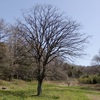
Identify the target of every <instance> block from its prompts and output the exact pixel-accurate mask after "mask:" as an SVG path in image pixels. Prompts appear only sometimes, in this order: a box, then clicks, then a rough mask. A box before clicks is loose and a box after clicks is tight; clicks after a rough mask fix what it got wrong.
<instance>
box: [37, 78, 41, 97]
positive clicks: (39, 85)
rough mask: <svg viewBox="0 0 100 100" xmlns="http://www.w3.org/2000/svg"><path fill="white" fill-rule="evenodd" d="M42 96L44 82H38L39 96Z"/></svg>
mask: <svg viewBox="0 0 100 100" xmlns="http://www.w3.org/2000/svg"><path fill="white" fill-rule="evenodd" d="M41 94H42V80H38V86H37V96H39V95H41Z"/></svg>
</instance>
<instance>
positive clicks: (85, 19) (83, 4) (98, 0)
mask: <svg viewBox="0 0 100 100" xmlns="http://www.w3.org/2000/svg"><path fill="white" fill-rule="evenodd" d="M36 4H51V5H53V6H54V7H56V8H58V9H59V11H60V12H64V14H65V15H66V16H68V17H71V18H72V19H73V20H76V21H77V22H78V23H81V25H82V26H83V28H82V29H81V30H80V31H81V32H82V33H86V34H87V35H91V36H92V37H91V38H90V39H89V44H88V45H87V47H86V48H85V53H87V55H86V56H84V57H82V58H79V59H75V62H74V63H75V64H77V65H85V66H89V65H91V59H92V58H93V56H94V55H96V54H98V52H99V50H100V44H99V43H100V38H99V37H100V0H0V18H3V19H4V20H5V21H6V22H7V23H14V22H15V19H17V18H21V15H22V10H25V9H30V8H32V7H33V6H34V5H36Z"/></svg>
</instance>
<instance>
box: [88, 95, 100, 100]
mask: <svg viewBox="0 0 100 100" xmlns="http://www.w3.org/2000/svg"><path fill="white" fill-rule="evenodd" d="M87 96H88V98H89V99H90V100H100V95H96V94H95V95H93V94H87Z"/></svg>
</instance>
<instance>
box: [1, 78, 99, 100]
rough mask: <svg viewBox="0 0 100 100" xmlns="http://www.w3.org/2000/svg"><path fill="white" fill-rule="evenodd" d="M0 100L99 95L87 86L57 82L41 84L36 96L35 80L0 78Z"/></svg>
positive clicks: (66, 99)
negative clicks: (41, 89) (39, 92)
mask: <svg viewBox="0 0 100 100" xmlns="http://www.w3.org/2000/svg"><path fill="white" fill-rule="evenodd" d="M0 82H1V83H0V87H2V86H5V87H6V88H7V89H6V90H2V89H0V100H91V99H89V97H88V96H87V94H93V95H98V96H99V95H100V92H97V91H93V90H88V89H87V88H88V87H80V86H77V87H76V86H72V87H68V86H59V85H57V84H54V83H53V84H52V83H50V84H49V83H46V82H44V84H43V94H42V95H41V96H36V88H37V82H35V81H34V82H24V81H22V80H13V81H12V82H6V81H2V80H0Z"/></svg>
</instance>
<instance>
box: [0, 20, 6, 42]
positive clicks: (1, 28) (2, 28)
mask: <svg viewBox="0 0 100 100" xmlns="http://www.w3.org/2000/svg"><path fill="white" fill-rule="evenodd" d="M6 33H7V30H6V24H5V22H4V20H3V19H0V41H1V40H2V39H3V38H4V37H5V36H6Z"/></svg>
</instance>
